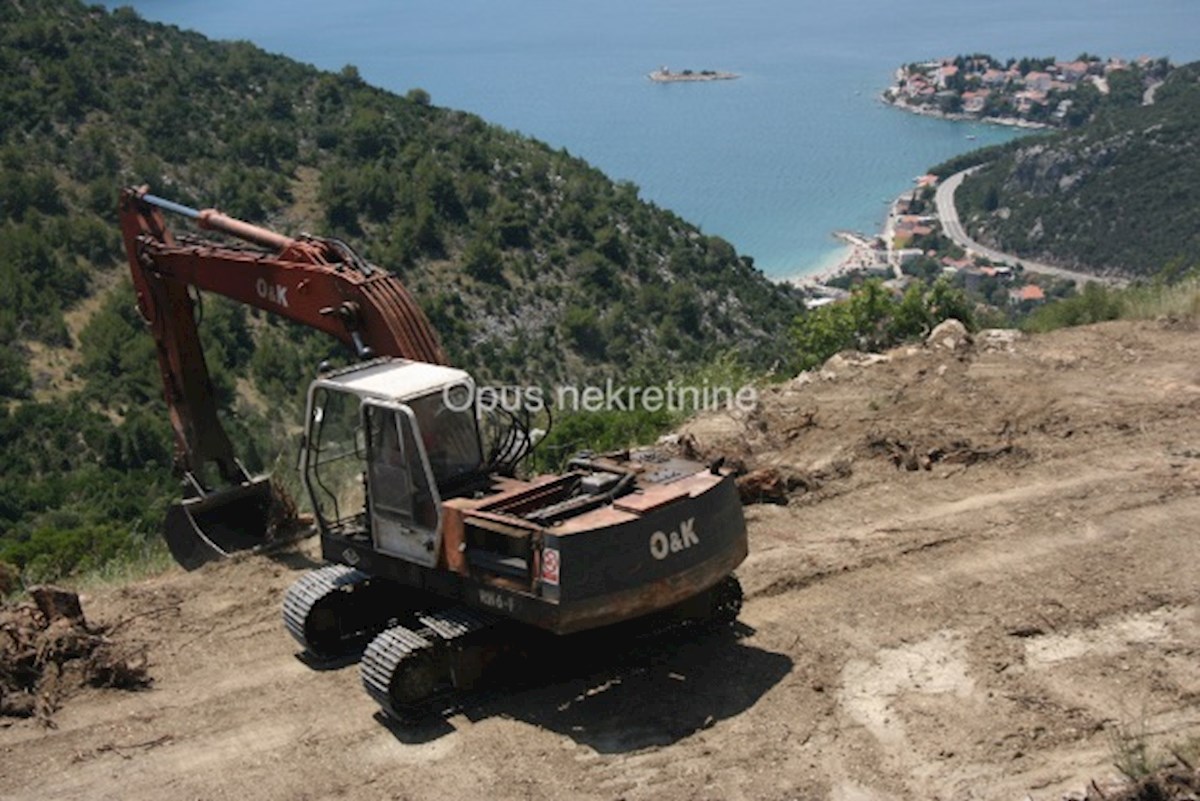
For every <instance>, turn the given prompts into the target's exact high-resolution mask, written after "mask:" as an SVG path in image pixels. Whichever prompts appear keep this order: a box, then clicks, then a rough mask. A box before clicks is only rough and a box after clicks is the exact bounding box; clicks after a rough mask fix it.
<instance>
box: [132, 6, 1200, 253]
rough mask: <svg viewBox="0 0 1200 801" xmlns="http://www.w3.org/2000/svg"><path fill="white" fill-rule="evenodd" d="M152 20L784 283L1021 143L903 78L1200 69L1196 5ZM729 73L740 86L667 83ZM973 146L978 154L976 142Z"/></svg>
mask: <svg viewBox="0 0 1200 801" xmlns="http://www.w3.org/2000/svg"><path fill="white" fill-rule="evenodd" d="M132 5H133V6H134V7H135V8H136V9H137V10H138V11H139V12H140V13H141V14H142V16H144V17H146V18H147V19H153V20H158V21H163V22H169V23H173V24H177V25H179V26H181V27H185V28H192V29H195V30H198V31H200V32H202V33H204V34H206V35H208V36H210V37H213V38H218V39H248V40H250V41H252V42H254V43H256V44H258V45H260V46H262V47H264V48H265V49H267V50H270V51H273V52H279V53H284V54H286V55H288V56H291V57H293V58H296V59H299V60H301V61H306V62H309V63H312V64H315V65H317V66H319V67H323V68H328V69H339V68H341V67H342V66H344V65H346V64H354V65H355V66H356V67H358V69H359V71H360V73H361V74H362V76H363V77H364V78H365V79H366V80H368V81H369V82H371V83H373V84H376V85H379V86H382V87H385V88H387V89H391V90H394V91H397V92H401V93H402V92H405V91H407V90H408V89H410V88H412V87H421V88H424V89H426V90H427V91H429V92H430V93H431V94H432V96H433V100H434V103H436V104H438V105H443V106H450V107H454V108H461V109H465V110H467V111H471V112H474V113H477V114H479V115H481V116H482V117H484V118H485V119H487V120H489V121H490V122H494V123H498V124H500V125H503V126H504V127H506V128H509V129H512V130H517V131H520V132H522V133H526V134H529V135H531V136H535V137H537V138H538V139H541V140H543V141H546V142H548V143H550V144H551V145H553V146H555V147H565V148H566V149H567V150H569V151H570V152H571V153H573V154H575V155H579V156H582V157H584V158H586V159H587V160H588V161H590V162H592V163H593V164H595V165H596V166H598V167H600V168H601V169H603V170H604V171H605V172H606V173H608V174H609V175H610V176H612V177H613V178H616V179H623V180H630V181H633V182H634V183H636V184H637V185H638V186H639V187H641V190H642V197H644V198H646V199H647V200H650V201H652V202H654V203H656V204H658V205H660V206H664V207H667V208H670V209H672V210H674V211H676V212H677V213H679V214H680V215H681V216H683V217H685V218H686V219H688V220H691V221H692V222H695V223H697V224H699V225H700V226H701V227H702V228H703V229H704V230H705V231H706V232H708V233H712V234H719V235H720V236H723V237H725V238H726V239H728V240H729V241H730V242H732V243H733V244H734V245H735V246H736V247H737V248H738V250H739V251H740V252H742V253H745V254H748V255H750V256H752V257H753V258H754V259H755V262H756V263H757V264H758V266H760V267H761V268H763V270H764V271H765V272H766V273H767V274H768V275H772V276H775V277H787V276H792V275H798V274H803V273H805V272H810V271H812V270H814V269H816V268H818V267H819V266H821V265H822V264H823V263H827V262H828V261H829V260H830V259H831V258H833V257H836V254H837V253H838V252H839V251H840V246H839V245H838V243H837V242H836V241H835V240H833V238H832V237H831V232H832V231H834V230H836V229H841V228H850V229H861V230H874V229H875V228H877V227H878V225H879V224H880V222H881V221H882V218H883V215H884V211H885V201H886V200H888V199H890V198H892V197H894V196H895V195H897V194H899V193H900V192H901V191H903V190H904V189H905V188H906V187H908V186H911V185H912V179H913V177H915V176H916V175H919V174H921V173H922V172H924V171H925V169H926V168H927V167H929V166H931V165H933V164H935V163H937V162H939V161H942V160H944V159H946V158H948V157H950V156H953V155H955V154H957V153H961V152H964V151H966V150H970V149H972V148H973V147H976V146H982V145H985V144H990V143H994V142H1001V141H1006V140H1008V139H1010V138H1012V137H1013V136H1015V135H1017V134H1016V133H1015V132H1013V131H1011V130H1008V129H1003V128H998V127H995V126H985V125H977V124H968V123H952V122H946V121H942V120H932V119H926V118H920V117H916V116H913V115H909V114H905V113H903V112H899V111H896V110H894V109H890V108H886V107H884V106H882V105H881V104H880V103H879V102H878V101H877V100H876V99H875V98H876V96H877V95H878V93H879V92H880V91H881V90H882V89H883V88H884V87H885V86H887V84H888V83H889V82H890V80H891V76H892V73H893V71H894V69H895V68H896V67H897V66H898V65H899V64H901V63H904V62H909V61H916V60H924V59H926V58H928V57H931V56H942V55H953V54H955V53H958V52H975V51H984V52H990V53H992V54H993V55H997V56H1001V57H1005V56H1009V55H1016V56H1020V55H1057V56H1059V57H1060V58H1072V57H1074V56H1075V55H1076V54H1078V53H1080V52H1081V51H1085V50H1086V51H1089V52H1092V53H1098V54H1101V55H1118V56H1123V57H1134V56H1138V55H1141V54H1149V55H1155V56H1157V55H1169V56H1171V57H1172V58H1173V59H1174V60H1176V61H1179V62H1186V61H1190V60H1195V59H1197V58H1200V38H1197V37H1196V35H1195V32H1196V31H1197V30H1200V3H1196V2H1195V1H1194V0H1161V2H1143V3H1137V4H1135V3H1131V2H1128V0H1120V1H1118V0H1089V2H1087V3H1074V4H1066V3H1055V2H1050V0H1040V2H1032V1H1031V0H1002V1H1001V0H977V1H976V2H972V3H964V2H951V1H950V0H924V2H921V3H919V4H913V3H899V2H895V0H886V1H885V0H858V1H857V2H853V3H830V2H826V3H815V2H809V1H808V0H792V2H788V0H743V1H742V2H730V0H723V1H718V0H688V1H687V2H684V1H683V0H636V1H635V0H610V1H609V2H606V3H599V4H597V3H588V4H582V3H569V2H562V0H507V1H506V2H496V0H456V2H434V0H400V1H399V2H397V1H396V0H342V2H338V3H330V2H318V1H317V0H258V2H252V3H248V2H245V0H240V2H233V1H232V0H206V2H204V3H183V2H178V0H133V2H132ZM661 65H666V66H668V67H671V68H673V69H677V70H682V69H685V68H692V69H717V70H728V71H733V72H738V73H740V74H741V75H742V76H743V77H742V78H741V79H739V80H736V81H722V82H715V83H708V84H669V85H662V84H654V83H651V82H650V81H649V80H647V79H646V73H648V72H649V71H651V70H653V69H655V68H657V67H659V66H661ZM968 136H974V137H976V138H975V139H973V140H971V139H968V138H967V137H968Z"/></svg>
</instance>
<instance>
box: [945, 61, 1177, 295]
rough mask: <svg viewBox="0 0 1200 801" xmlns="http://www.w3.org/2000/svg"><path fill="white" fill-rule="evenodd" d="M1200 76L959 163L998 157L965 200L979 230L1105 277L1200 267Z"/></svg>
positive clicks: (1005, 246)
mask: <svg viewBox="0 0 1200 801" xmlns="http://www.w3.org/2000/svg"><path fill="white" fill-rule="evenodd" d="M1198 80H1200V64H1191V65H1188V66H1186V67H1181V68H1179V69H1178V70H1176V71H1174V72H1173V73H1172V74H1171V75H1170V76H1169V77H1168V78H1167V80H1166V82H1165V83H1164V84H1163V85H1162V86H1160V87H1159V88H1158V90H1157V91H1156V93H1155V102H1154V104H1153V105H1150V106H1139V107H1136V108H1129V109H1104V110H1101V111H1100V112H1099V113H1098V114H1097V115H1096V117H1095V119H1094V120H1093V121H1092V122H1090V123H1089V124H1087V125H1085V126H1083V127H1082V128H1079V129H1077V130H1075V131H1071V132H1064V133H1058V134H1054V135H1052V136H1046V137H1038V138H1036V139H1034V140H1032V141H1027V142H1022V143H1019V144H1010V145H1008V146H1005V147H1003V148H999V149H995V150H992V151H989V152H988V153H985V154H979V155H977V156H975V157H974V158H973V159H971V158H965V159H959V160H956V162H955V164H954V165H953V166H958V167H960V168H965V167H967V166H972V163H971V161H972V160H973V161H974V162H975V163H980V162H981V161H982V159H983V157H984V156H995V157H996V159H995V160H994V161H992V162H991V163H990V164H988V165H987V166H985V167H984V168H982V169H981V170H980V171H979V172H978V173H976V174H974V175H972V176H971V177H969V178H968V179H967V180H966V181H965V182H964V183H963V185H962V187H961V188H960V189H959V191H958V192H957V193H956V198H955V199H956V202H957V204H958V208H959V214H960V215H961V216H962V218H963V220H964V222H965V224H966V226H967V228H968V230H969V231H970V233H971V235H972V236H973V237H975V238H976V239H978V240H979V241H982V242H984V243H986V244H989V245H992V246H994V247H997V248H998V249H1000V250H1003V251H1006V252H1011V253H1017V254H1020V255H1022V256H1026V257H1029V258H1032V259H1039V260H1043V261H1048V262H1054V263H1058V264H1062V265H1064V266H1068V267H1073V268H1079V269H1084V270H1091V271H1095V272H1102V273H1103V272H1120V273H1125V274H1129V275H1132V276H1150V275H1158V274H1160V273H1162V271H1164V270H1166V271H1167V274H1168V277H1169V276H1172V275H1181V274H1183V273H1184V272H1186V271H1187V270H1188V269H1190V268H1192V267H1195V266H1196V265H1197V264H1200V256H1198V255H1197V254H1200V226H1197V224H1196V220H1197V219H1200V158H1198V157H1197V148H1198V147H1200V82H1198ZM940 171H941V172H945V171H946V170H945V169H942V170H940Z"/></svg>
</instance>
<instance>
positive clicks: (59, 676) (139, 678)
mask: <svg viewBox="0 0 1200 801" xmlns="http://www.w3.org/2000/svg"><path fill="white" fill-rule="evenodd" d="M29 594H30V596H31V597H32V599H33V600H32V602H26V603H22V604H18V605H16V606H14V607H12V608H11V609H6V610H0V716H7V717H34V716H37V717H40V718H42V719H43V720H47V721H48V720H49V718H50V716H51V715H53V714H54V712H56V711H57V710H58V709H59V707H60V706H61V705H62V703H63V702H64V701H65V700H66V699H67V698H68V697H69V696H70V695H71V694H72V693H73V692H74V691H76V690H78V689H79V688H80V687H84V686H91V687H116V688H120V689H126V690H132V689H140V688H142V687H146V686H148V685H149V683H150V677H149V674H148V672H147V668H148V665H149V663H148V660H147V648H146V646H145V645H136V644H130V643H125V642H121V641H120V640H118V639H116V638H115V637H114V636H113V635H115V633H116V629H117V628H119V624H118V625H117V626H112V627H104V626H93V625H90V624H89V623H88V622H87V619H86V618H85V617H84V614H83V607H82V605H81V604H80V601H79V596H78V595H77V594H75V593H74V592H71V591H70V590H63V589H60V588H57V587H34V588H33V589H32V590H30V593H29Z"/></svg>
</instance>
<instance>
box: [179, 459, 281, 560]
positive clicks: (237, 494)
mask: <svg viewBox="0 0 1200 801" xmlns="http://www.w3.org/2000/svg"><path fill="white" fill-rule="evenodd" d="M274 506H275V504H274V500H273V493H272V486H271V479H270V477H269V476H263V477H261V478H256V479H252V480H250V481H247V482H245V483H244V484H240V485H238V486H235V487H229V488H227V489H223V490H219V491H217V492H213V493H209V494H207V495H204V496H203V497H199V498H188V499H186V500H184V501H181V502H179V503H173V504H171V506H170V507H169V508H168V509H167V519H166V523H165V524H164V531H163V535H164V536H165V537H166V540H167V547H168V548H169V549H170V550H171V555H172V556H174V557H175V561H176V562H178V563H179V564H180V566H182V567H183V568H184V569H185V570H195V569H196V568H198V567H200V566H201V565H203V564H205V563H207V562H213V561H217V560H220V559H224V558H226V557H228V556H229V555H230V554H232V553H235V552H237V551H246V550H260V549H262V548H263V547H264V546H267V545H271V544H274V540H273V538H272V536H271V534H272V529H273V528H274V526H273V523H274V522H275V521H273V520H272V516H273V513H272V509H273V507H274Z"/></svg>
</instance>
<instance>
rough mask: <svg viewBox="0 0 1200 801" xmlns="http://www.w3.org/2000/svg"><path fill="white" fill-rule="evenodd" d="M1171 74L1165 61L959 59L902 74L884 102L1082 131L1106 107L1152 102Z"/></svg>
mask: <svg viewBox="0 0 1200 801" xmlns="http://www.w3.org/2000/svg"><path fill="white" fill-rule="evenodd" d="M1171 69H1172V66H1171V64H1170V62H1169V61H1168V60H1167V59H1166V58H1157V59H1154V58H1150V57H1149V56H1142V57H1140V58H1137V59H1134V60H1132V61H1126V60H1124V59H1120V58H1108V59H1101V58H1099V57H1098V56H1093V55H1089V54H1087V53H1082V54H1080V55H1079V56H1078V57H1076V58H1075V59H1074V60H1073V61H1058V60H1056V59H1054V58H1053V57H1049V58H1021V59H1014V58H1010V59H1008V60H1007V61H1003V62H1001V61H1000V60H998V59H996V58H993V57H992V56H990V55H986V54H974V55H959V56H955V57H953V58H942V59H935V60H932V61H926V62H921V63H912V64H907V65H905V66H903V67H900V68H899V69H897V70H896V75H895V81H894V83H893V84H892V85H891V86H890V87H888V88H887V89H886V90H885V91H884V93H883V96H882V99H883V100H884V102H886V103H889V104H891V105H893V106H896V107H897V108H901V109H904V110H906V111H911V112H915V113H918V114H928V115H932V116H939V117H948V118H951V119H974V120H986V121H988V122H995V123H999V124H1004V125H1015V126H1020V127H1030V128H1050V127H1075V126H1078V125H1081V124H1083V123H1084V122H1086V121H1087V120H1089V119H1091V117H1092V116H1093V115H1094V114H1095V113H1096V111H1097V110H1098V109H1100V108H1101V107H1103V106H1105V105H1112V106H1131V105H1141V104H1149V103H1152V102H1153V99H1154V90H1155V88H1156V87H1157V86H1158V85H1159V84H1161V83H1162V81H1163V80H1164V79H1165V78H1166V76H1167V74H1168V73H1169V72H1170V71H1171Z"/></svg>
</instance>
